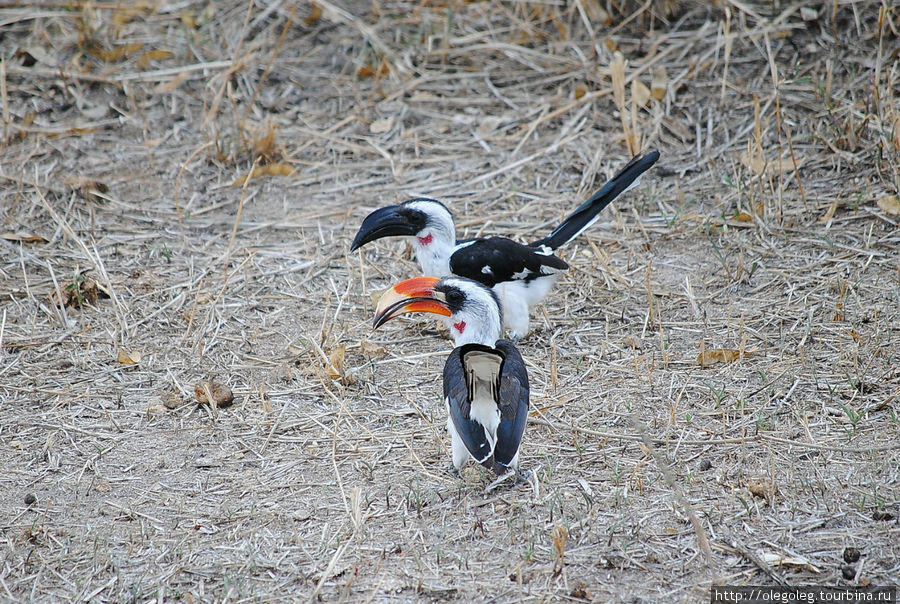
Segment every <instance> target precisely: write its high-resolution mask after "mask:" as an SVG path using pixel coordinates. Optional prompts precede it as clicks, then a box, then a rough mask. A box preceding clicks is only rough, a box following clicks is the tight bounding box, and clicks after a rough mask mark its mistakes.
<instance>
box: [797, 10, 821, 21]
mask: <svg viewBox="0 0 900 604" xmlns="http://www.w3.org/2000/svg"><path fill="white" fill-rule="evenodd" d="M800 18H801V19H803V20H804V21H815V20H816V19H818V18H819V11H817V10H816V9H814V8H809V7H808V6H803V7H800Z"/></svg>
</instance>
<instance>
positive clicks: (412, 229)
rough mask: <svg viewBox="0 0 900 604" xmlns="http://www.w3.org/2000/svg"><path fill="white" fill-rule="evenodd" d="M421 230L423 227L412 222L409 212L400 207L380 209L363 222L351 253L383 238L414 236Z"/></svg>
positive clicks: (352, 245) (351, 247) (351, 246)
mask: <svg viewBox="0 0 900 604" xmlns="http://www.w3.org/2000/svg"><path fill="white" fill-rule="evenodd" d="M420 230H422V226H421V225H416V224H413V223H412V222H410V217H409V214H408V212H401V211H400V206H385V207H383V208H378V209H377V210H375V211H374V212H372V213H371V214H369V215H368V216H366V219H365V220H363V223H362V225H361V226H360V227H359V230H358V231H357V232H356V237H354V238H353V243H352V244H351V245H350V251H351V252H353V251H355V250H357V249H359V248H361V247H362V246H364V245H365V244H367V243H369V242H370V241H375V240H376V239H381V238H382V237H396V236H398V235H408V236H412V235H415V234H416V233H418V232H419V231H420Z"/></svg>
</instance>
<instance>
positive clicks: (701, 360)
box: [697, 348, 749, 367]
mask: <svg viewBox="0 0 900 604" xmlns="http://www.w3.org/2000/svg"><path fill="white" fill-rule="evenodd" d="M748 355H749V353H748V352H747V351H746V350H745V351H743V352H741V351H740V350H734V349H731V348H710V349H708V350H701V351H700V354H698V355H697V364H698V365H700V366H701V367H709V366H710V365H715V364H716V363H732V362H734V361H736V360H738V359H739V358H741V357H742V356H748Z"/></svg>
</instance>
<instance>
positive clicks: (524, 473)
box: [516, 468, 540, 499]
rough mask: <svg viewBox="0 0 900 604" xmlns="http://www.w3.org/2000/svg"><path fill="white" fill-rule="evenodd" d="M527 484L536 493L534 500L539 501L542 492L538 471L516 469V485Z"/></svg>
mask: <svg viewBox="0 0 900 604" xmlns="http://www.w3.org/2000/svg"><path fill="white" fill-rule="evenodd" d="M520 482H527V483H528V484H530V485H531V489H532V490H533V491H534V498H535V499H537V498H538V495H539V492H540V484H539V483H538V477H537V471H536V470H520V469H518V468H517V469H516V484H519V483H520Z"/></svg>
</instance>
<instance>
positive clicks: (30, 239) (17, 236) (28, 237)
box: [2, 231, 47, 243]
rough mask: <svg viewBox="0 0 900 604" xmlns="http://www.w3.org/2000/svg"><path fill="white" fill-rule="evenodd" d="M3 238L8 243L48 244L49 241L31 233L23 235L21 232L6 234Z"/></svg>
mask: <svg viewBox="0 0 900 604" xmlns="http://www.w3.org/2000/svg"><path fill="white" fill-rule="evenodd" d="M2 237H3V238H4V239H6V240H7V241H19V242H21V243H47V240H46V239H44V238H43V237H41V236H40V235H32V234H31V233H23V232H21V231H17V232H15V233H13V232H6V233H3V235H2Z"/></svg>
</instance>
